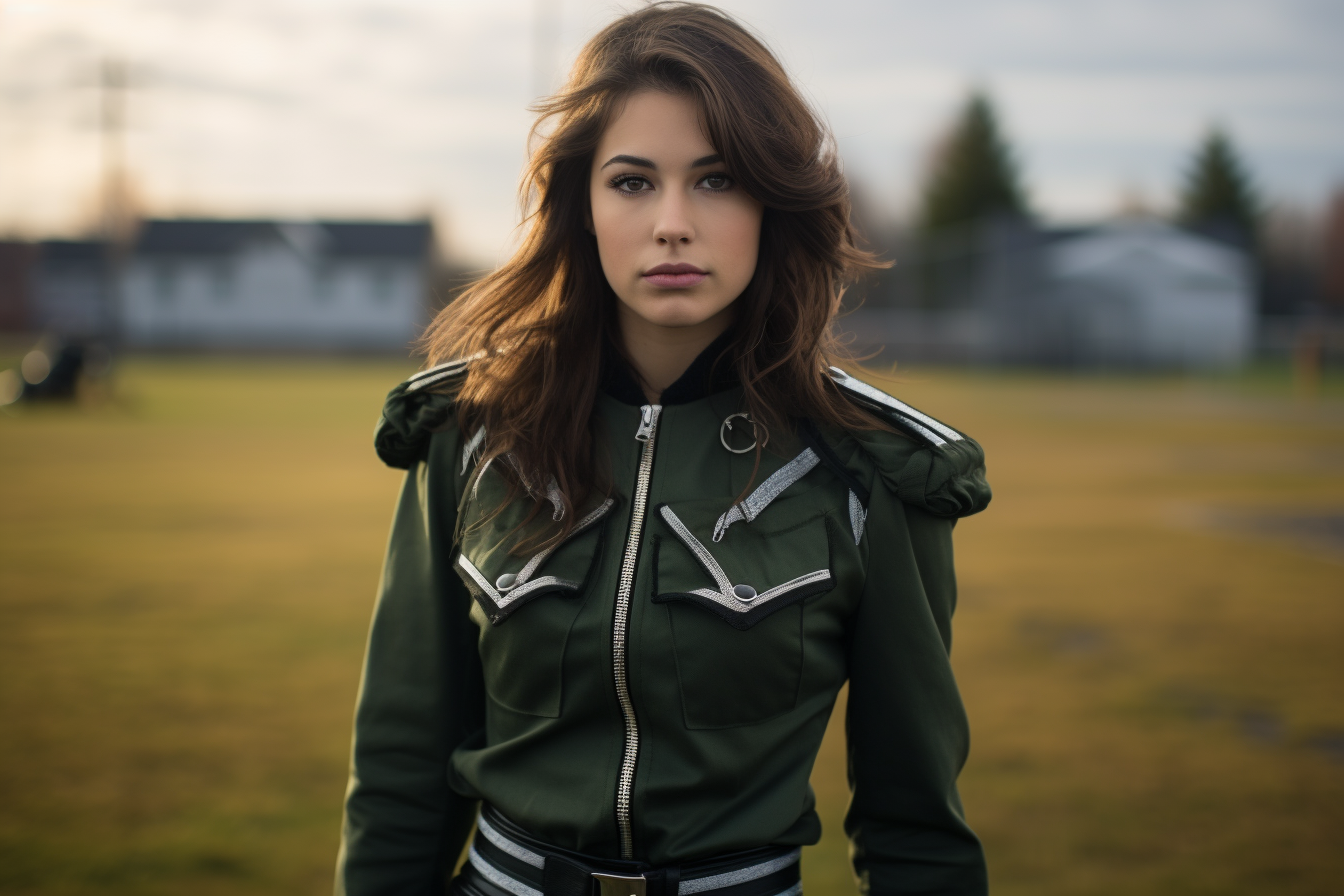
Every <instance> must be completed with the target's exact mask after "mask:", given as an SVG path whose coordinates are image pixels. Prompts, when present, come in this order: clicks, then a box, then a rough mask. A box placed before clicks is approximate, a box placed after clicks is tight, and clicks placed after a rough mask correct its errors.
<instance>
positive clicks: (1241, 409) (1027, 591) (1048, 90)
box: [0, 0, 1344, 896]
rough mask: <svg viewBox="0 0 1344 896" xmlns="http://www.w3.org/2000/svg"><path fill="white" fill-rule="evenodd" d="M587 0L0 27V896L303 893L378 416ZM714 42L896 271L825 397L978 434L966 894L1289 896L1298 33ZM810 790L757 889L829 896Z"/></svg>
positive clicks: (1303, 195)
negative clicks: (985, 889)
mask: <svg viewBox="0 0 1344 896" xmlns="http://www.w3.org/2000/svg"><path fill="white" fill-rule="evenodd" d="M633 6H634V4H630V5H629V6H627V7H620V6H617V5H613V4H610V3H605V2H594V0H495V2H489V3H486V2H449V0H433V2H431V0H382V2H374V0H266V2H262V0H0V719H3V720H4V721H3V722H0V892H3V893H16V894H17V893H24V894H74V893H90V892H108V893H137V894H141V893H143V894H157V893H163V894H170V893H174V894H175V893H182V892H194V893H203V894H209V893H236V892H248V893H277V894H279V893H286V894H292V893H318V892H324V891H326V890H328V888H329V887H330V882H331V881H330V878H331V868H332V865H333V862H334V857H335V849H336V845H337V838H338V835H339V823H340V805H341V797H342V790H343V787H344V781H345V770H346V763H347V754H348V739H349V723H350V715H351V711H352V708H353V701H354V697H355V691H356V688H357V686H358V675H359V665H360V659H361V655H362V649H363V639H364V634H365V628H366V626H367V621H368V616H369V612H370V610H371V606H372V597H373V593H374V589H375V586H376V583H377V578H378V570H379V564H380V562H381V554H382V546H383V543H384V541H385V537H386V529H387V522H388V519H389V518H390V512H391V508H392V502H393V500H394V495H395V493H396V489H397V485H398V481H399V477H398V475H397V474H396V473H395V472H393V471H389V470H386V469H383V468H382V467H381V466H380V465H379V464H378V462H377V461H376V459H375V458H374V456H373V453H372V451H371V446H370V444H369V435H370V431H371V428H372V424H373V421H374V420H375V419H376V417H377V410H378V407H379V404H380V401H381V396H382V394H383V393H385V392H386V390H387V389H389V388H391V386H393V385H394V384H395V383H396V382H398V381H399V380H400V379H402V378H404V377H405V376H406V375H408V374H409V373H410V372H412V371H414V370H415V369H416V368H417V366H418V365H419V359H418V358H416V357H414V356H413V354H412V351H411V342H412V340H413V339H414V337H415V336H416V334H417V333H418V332H419V330H420V328H421V327H423V325H424V323H425V322H426V321H427V320H428V319H429V317H430V316H431V315H432V314H433V312H434V311H435V310H436V309H437V308H439V307H441V306H442V305H443V303H445V302H447V301H451V299H452V297H453V295H454V293H455V291H456V290H457V289H459V288H460V287H461V286H462V285H463V284H465V283H467V282H470V281H471V280H472V279H473V278H474V277H476V276H479V275H480V274H481V273H482V272H484V271H487V270H489V269H490V268H492V267H493V266H494V265H496V264H498V263H499V262H500V261H501V260H503V259H504V258H506V257H507V256H508V254H509V252H510V251H511V248H512V246H513V245H515V243H516V239H517V233H516V231H515V227H516V224H517V220H518V204H517V197H516V194H515V190H516V186H517V182H518V175H519V172H520V169H521V166H522V164H523V161H524V158H525V151H526V135H527V130H528V128H529V126H530V125H531V121H532V119H531V116H530V115H529V113H528V112H527V106H528V105H529V103H531V102H533V101H534V100H535V99H536V98H538V97H539V96H542V95H544V94H546V93H547V92H549V91H551V90H554V89H556V88H557V87H558V86H559V85H560V84H561V83H562V82H563V77H564V73H565V71H566V70H567V67H568V64H569V63H570V62H571V61H572V59H573V58H574V56H575V54H576V53H577V51H578V49H579V47H580V46H581V44H582V42H583V41H584V40H585V39H586V38H587V37H588V36H590V35H591V34H592V33H593V32H595V31H596V30H597V29H598V28H600V27H602V26H603V25H604V24H605V23H607V22H608V21H610V20H611V19H612V18H613V17H614V16H615V15H617V14H619V12H620V11H621V10H622V9H623V8H633ZM722 6H723V7H724V8H726V9H728V10H729V11H730V12H733V13H734V14H736V15H738V16H739V17H741V18H742V19H743V20H745V21H746V22H747V23H748V24H750V25H752V26H754V27H755V28H756V29H757V30H758V31H759V32H760V33H761V34H762V36H763V37H764V38H765V39H766V40H767V42H768V43H769V44H770V45H771V46H772V48H774V49H775V50H776V52H778V53H779V55H780V56H781V58H782V59H783V61H784V63H785V65H786V66H787V67H788V68H789V70H790V71H791V72H792V74H793V75H794V77H795V79H796V80H797V82H798V83H799V84H800V85H801V86H802V88H803V89H804V91H805V93H806V94H807V95H808V96H809V98H810V99H811V100H812V101H813V102H814V103H815V104H816V105H817V107H818V108H819V109H820V110H821V111H822V113H823V114H824V115H825V116H826V118H827V119H828V120H829V122H830V124H831V126H832V127H833V129H834V131H835V135H836V138H837V143H838V148H839V151H840V154H841V156H842V158H843V160H844V163H845V170H846V172H847V174H848V176H849V178H850V182H851V185H852V188H853V193H854V199H855V213H854V214H855V221H856V223H857V224H858V226H859V228H860V230H861V232H862V233H863V234H864V237H865V239H866V240H867V242H868V244H869V246H870V247H871V248H872V249H874V250H875V251H877V252H879V253H880V254H881V255H883V256H884V257H886V258H888V259H892V260H894V261H895V262H896V265H895V266H894V267H893V268H891V269H890V270H889V271H885V272H882V273H881V274H879V275H876V276H873V277H871V278H870V279H868V280H866V281H864V282H863V283H860V284H858V285H857V286H856V287H855V288H854V289H853V290H851V292H850V293H849V295H848V297H847V302H846V304H847V310H846V316H845V317H844V318H843V320H842V321H841V323H840V327H841V329H842V330H843V331H844V332H845V333H846V334H847V338H848V339H849V341H850V343H851V346H852V348H853V349H854V351H855V353H856V354H857V355H858V356H860V357H861V358H862V359H863V364H864V365H865V368H866V370H865V374H864V375H866V376H868V377H870V378H872V379H874V381H877V382H880V383H881V384H882V385H883V386H884V387H885V388H888V389H889V390H891V391H893V392H894V393H895V394H897V395H899V396H900V397H901V398H903V399H904V400H906V401H909V402H910V403H912V404H914V405H916V406H917V407H920V408H922V409H924V410H926V411H928V412H930V413H932V414H934V415H935V416H938V417H940V418H942V419H945V420H948V421H949V422H951V423H952V424H953V425H955V426H957V427H959V428H961V429H964V430H966V431H967V432H969V433H971V434H972V435H974V436H975V437H976V438H977V439H979V440H980V441H981V442H982V444H984V446H985V448H986V452H987V455H988V458H989V473H990V479H991V482H992V483H993V485H994V487H995V502H994V505H993V506H992V507H991V509H990V510H989V511H988V512H987V513H985V514H984V515H983V516H981V517H974V518H971V519H969V520H966V521H963V522H962V523H961V524H960V525H959V526H958V529H957V549H958V552H959V561H958V567H959V575H960V582H961V596H960V603H959V607H958V619H957V635H956V639H957V640H956V646H955V649H954V653H953V659H954V664H955V666H956V670H957V674H958V679H959V681H960V683H961V686H962V689H963V694H964V697H965V700H966V703H967V707H968V711H969V713H970V716H971V720H972V726H973V735H974V739H973V748H972V754H971V759H970V762H969V764H968V766H967V768H966V771H965V773H964V775H963V778H962V782H963V784H962V793H963V799H964V802H965V804H966V810H967V815H968V817H969V820H970V822H971V824H972V826H973V827H975V828H976V830H977V831H978V832H979V833H980V834H981V836H982V838H983V839H984V841H985V844H986V849H987V852H988V856H989V861H990V870H991V877H992V880H993V885H994V888H995V890H996V891H997V892H1000V893H1009V894H1012V893H1022V894H1027V893H1031V894H1054V893H1059V894H1065V893H1070V894H1071V893H1078V892H1088V893H1117V894H1118V893H1122V892H1123V893H1135V892H1142V893H1173V894H1187V893H1188V894H1239V893H1247V894H1250V893H1257V894H1258V893H1263V892H1275V893H1286V894H1327V893H1337V892H1339V886H1340V885H1339V881H1340V880H1341V879H1342V878H1344V851H1342V850H1341V849H1340V848H1339V843H1340V842H1341V838H1344V649H1342V648H1344V601H1341V595H1344V374H1342V373H1341V367H1342V366H1344V53H1340V52H1339V49H1338V48H1339V46H1340V45H1341V43H1342V42H1344V9H1342V8H1341V7H1340V6H1339V5H1338V4H1333V3H1329V2H1320V0H1287V2H1285V0H1279V2H1271V0H1224V2H1219V3H1214V2H1206V0H1177V2H1160V3H1159V2H1156V0H1126V2H1119V0H1097V2H1073V3H1066V2H1064V0H995V2H989V0H958V2H952V3H943V4H914V3H906V2H876V0H832V2H828V3H824V4H823V3H815V2H803V0H773V2H768V3H767V2H765V0H751V2H747V0H743V2H727V3H724V4H722ZM841 716H842V713H840V712H837V714H836V719H837V720H839V719H840V718H841ZM813 783H814V788H815V789H816V792H817V796H818V800H819V808H820V811H821V812H822V815H823V820H824V822H825V825H826V835H825V839H824V840H823V841H822V843H821V844H819V845H818V846H817V847H815V848H812V849H810V850H808V852H807V855H806V857H805V875H806V881H807V891H808V892H809V893H811V894H814V896H825V894H831V893H852V892H856V888H855V886H854V884H853V882H852V880H851V879H850V875H849V871H848V868H847V856H846V846H845V843H844V838H843V834H842V832H841V830H840V820H841V818H842V817H843V813H844V809H845V800H846V798H847V793H846V785H845V777H844V762H843V735H842V731H841V730H839V726H838V725H837V724H833V725H832V730H831V732H830V733H829V734H828V737H827V741H826V744H825V746H824V748H823V751H822V755H821V757H820V758H819V760H818V764H817V767H816V769H815V772H814V778H813Z"/></svg>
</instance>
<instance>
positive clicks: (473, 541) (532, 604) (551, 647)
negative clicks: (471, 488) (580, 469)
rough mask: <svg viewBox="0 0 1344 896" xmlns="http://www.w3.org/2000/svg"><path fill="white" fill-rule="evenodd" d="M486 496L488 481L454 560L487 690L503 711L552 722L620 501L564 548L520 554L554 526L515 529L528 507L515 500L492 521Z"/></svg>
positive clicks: (592, 513)
mask: <svg viewBox="0 0 1344 896" xmlns="http://www.w3.org/2000/svg"><path fill="white" fill-rule="evenodd" d="M491 478H494V477H493V476H492V477H491ZM488 491H490V492H497V491H498V489H497V488H490V489H488ZM486 492H487V487H486V483H485V482H484V481H483V482H482V483H481V488H480V495H474V496H473V497H472V499H471V501H470V502H469V505H470V506H469V509H468V511H467V513H466V514H464V519H465V520H468V522H466V523H464V525H463V531H462V535H461V538H460V550H459V552H458V556H457V559H456V561H455V562H454V567H455V569H456V571H457V574H458V575H459V576H460V577H461V579H462V581H463V583H465V584H466V586H467V590H468V591H470V592H471V596H472V597H473V598H474V599H475V604H474V606H473V607H472V611H471V616H472V619H473V620H474V621H475V622H476V624H477V626H478V627H479V629H480V636H479V639H478V649H479V650H480V654H481V665H482V669H483V671H484V674H485V689H486V692H487V693H488V694H489V695H490V697H491V699H493V700H494V701H495V702H496V703H498V704H499V705H501V706H503V707H505V708H506V709H510V710H513V711H514V712H520V713H525V714H527V715H535V716H545V717H549V718H555V717H557V716H559V715H560V707H561V700H562V697H563V683H562V674H561V673H562V670H563V666H564V658H565V646H566V643H567V642H568V640H569V632H570V629H571V628H572V627H573V625H574V620H575V619H576V618H577V617H578V615H579V611H580V610H581V609H582V607H583V601H584V597H585V596H586V591H587V585H588V580H589V579H590V578H591V576H592V574H593V570H594V569H596V568H597V564H598V563H599V562H600V555H601V552H602V540H603V539H602V535H603V529H604V524H605V522H606V519H607V517H608V516H609V515H610V512H611V510H612V508H613V507H614V506H615V503H616V502H615V501H614V500H612V499H610V498H609V499H607V500H606V501H604V502H603V503H602V504H600V505H598V506H597V507H594V508H592V509H590V510H589V511H587V512H586V513H585V515H584V516H583V517H581V518H580V520H579V522H578V523H577V524H576V525H575V527H574V529H573V531H571V533H570V534H569V535H568V536H567V537H566V539H565V540H564V541H563V542H561V543H560V544H558V545H553V546H551V547H547V548H542V549H538V550H535V551H531V552H524V553H523V554H521V555H519V554H515V553H513V552H512V550H511V549H512V548H513V546H514V545H516V544H518V543H519V541H520V540H521V539H523V538H526V537H528V536H530V535H533V534H535V533H537V532H538V531H539V530H544V528H545V527H546V526H548V525H554V524H553V523H549V521H548V520H546V519H545V516H546V515H545V514H543V519H541V520H534V521H533V523H532V524H529V525H528V526H526V527H524V528H523V529H522V530H521V531H517V527H518V524H519V523H521V522H522V520H524V519H525V518H526V516H527V513H528V511H529V510H530V509H531V508H530V502H528V501H518V502H514V503H513V504H511V505H509V506H508V507H505V508H504V509H503V510H502V511H500V512H499V513H498V514H493V515H492V512H493V508H494V506H495V505H494V504H492V503H490V498H491V496H490V495H487V494H486ZM473 517H476V520H475V521H474V522H471V521H470V520H472V518H473Z"/></svg>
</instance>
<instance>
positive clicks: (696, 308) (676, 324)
mask: <svg viewBox="0 0 1344 896" xmlns="http://www.w3.org/2000/svg"><path fill="white" fill-rule="evenodd" d="M707 304H708V303H704V302H700V301H694V300H690V299H678V298H672V297H668V298H662V299H656V300H654V301H652V302H648V303H643V302H641V303H640V305H641V306H642V307H639V308H635V309H632V310H633V311H634V312H635V315H636V316H637V317H639V318H641V319H642V320H643V321H644V322H645V323H646V324H651V325H652V326H655V327H665V328H667V329H676V330H684V329H687V328H691V327H699V326H701V325H703V324H707V323H709V322H710V321H711V320H715V319H717V318H719V317H720V315H721V314H722V313H723V311H725V310H726V308H724V307H717V303H714V304H713V305H709V306H708V307H706V305H707Z"/></svg>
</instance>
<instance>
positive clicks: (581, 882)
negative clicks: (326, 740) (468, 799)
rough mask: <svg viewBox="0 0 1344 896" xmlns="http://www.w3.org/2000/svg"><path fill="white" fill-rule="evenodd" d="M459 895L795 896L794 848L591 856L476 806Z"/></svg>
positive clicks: (797, 875) (797, 889) (797, 883)
mask: <svg viewBox="0 0 1344 896" xmlns="http://www.w3.org/2000/svg"><path fill="white" fill-rule="evenodd" d="M476 831H477V833H476V837H475V839H474V840H473V841H472V844H471V851H470V853H469V861H468V864H467V865H466V866H465V867H464V868H463V869H462V874H461V876H460V877H459V878H458V880H457V882H456V885H457V890H456V891H455V892H459V893H462V894H464V896H504V894H511V896H696V894H713V896H799V894H801V893H802V890H803V885H802V882H801V878H800V873H799V867H798V860H799V857H800V855H801V853H802V850H800V849H798V848H796V847H795V848H792V849H790V848H787V847H763V848H761V849H752V850H748V851H746V852H737V853H732V854H729V855H724V856H719V857H718V858H714V859H705V860H702V861H698V862H690V863H687V864H683V865H668V866H662V867H657V868H655V867H652V866H650V865H647V864H644V863H641V862H621V861H615V860H609V859H596V858H592V857H589V856H585V855H582V854H580V853H576V852H571V851H569V850H564V849H558V848H556V847H554V846H550V845H549V844H547V843H544V842H543V841H540V840H537V839H536V838H535V837H532V836H531V835H529V834H528V833H527V832H526V831H524V830H523V829H522V828H520V827H518V825H516V824H514V823H513V822H511V821H509V820H508V819H507V818H505V817H504V816H503V815H501V814H500V813H499V812H498V811H497V810H496V809H494V808H493V807H491V806H486V807H484V809H483V810H482V811H481V817H480V819H479V820H478V822H477V826H476Z"/></svg>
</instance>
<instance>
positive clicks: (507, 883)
mask: <svg viewBox="0 0 1344 896" xmlns="http://www.w3.org/2000/svg"><path fill="white" fill-rule="evenodd" d="M467 859H468V861H470V862H471V864H472V866H473V867H474V868H475V869H476V870H477V871H479V872H480V873H481V877H484V878H485V879H486V880H488V881H490V883H492V884H494V885H495V886H497V887H499V888H500V889H501V890H508V891H509V892H510V893H512V894H514V896H544V894H543V893H542V892H541V891H540V890H538V889H535V888H533V887H529V886H528V885H527V884H525V883H523V882H522V881H520V880H515V879H514V878H512V877H510V876H509V875H507V874H505V873H504V872H503V871H500V870H499V869H498V868H496V867H495V866H494V865H491V864H490V862H489V861H488V860H487V859H486V858H485V856H483V855H481V854H480V853H479V852H477V851H476V844H474V843H473V844H472V845H471V852H470V853H469V854H468V856H467Z"/></svg>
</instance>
